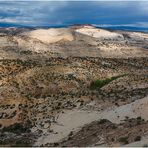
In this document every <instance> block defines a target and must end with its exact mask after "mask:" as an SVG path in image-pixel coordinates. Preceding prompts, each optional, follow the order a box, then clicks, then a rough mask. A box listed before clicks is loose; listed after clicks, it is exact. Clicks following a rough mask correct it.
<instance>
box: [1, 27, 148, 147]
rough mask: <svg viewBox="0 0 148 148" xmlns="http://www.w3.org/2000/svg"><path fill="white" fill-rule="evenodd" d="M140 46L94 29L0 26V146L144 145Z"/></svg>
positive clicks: (137, 36)
mask: <svg viewBox="0 0 148 148" xmlns="http://www.w3.org/2000/svg"><path fill="white" fill-rule="evenodd" d="M147 41H148V34H145V33H140V32H125V31H108V30H103V29H97V28H94V27H93V26H77V27H69V28H60V29H59V28H58V29H55V28H52V29H25V28H24V29H23V28H22V29H19V28H3V29H2V28H1V29H0V100H1V101H0V146H33V145H34V146H100V145H102V146H104V145H107V146H117V145H118V146H121V145H125V144H127V143H131V145H132V144H133V145H134V142H135V141H138V142H139V141H141V143H142V144H143V145H144V144H146V143H145V140H143V139H145V138H146V137H147V131H148V128H147V126H148V122H147V120H148V116H147V104H148V102H147V95H148V80H147V74H148V71H147V69H148V58H147V57H148V51H147V47H148V46H147V44H148V42H147ZM92 85H93V87H92ZM102 119H105V120H103V121H102ZM104 127H105V128H104ZM127 133H128V134H127ZM96 135H97V136H96ZM117 135H118V136H117ZM81 137H82V138H81ZM139 144H140V143H139Z"/></svg>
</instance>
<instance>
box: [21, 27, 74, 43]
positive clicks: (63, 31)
mask: <svg viewBox="0 0 148 148" xmlns="http://www.w3.org/2000/svg"><path fill="white" fill-rule="evenodd" d="M22 35H25V36H27V37H30V38H34V39H38V40H40V41H42V42H44V43H55V42H58V41H60V40H65V41H72V40H73V35H72V33H71V31H70V29H68V28H57V29H55V28H52V29H37V30H33V31H31V32H27V33H23V34H22Z"/></svg>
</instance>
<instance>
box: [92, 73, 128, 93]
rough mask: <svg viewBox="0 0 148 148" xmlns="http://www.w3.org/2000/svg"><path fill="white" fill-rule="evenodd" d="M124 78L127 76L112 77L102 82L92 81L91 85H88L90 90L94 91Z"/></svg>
mask: <svg viewBox="0 0 148 148" xmlns="http://www.w3.org/2000/svg"><path fill="white" fill-rule="evenodd" d="M124 76H127V74H123V75H118V76H113V77H111V78H107V79H104V80H96V81H92V82H91V84H90V89H92V90H94V89H97V88H102V87H103V86H105V85H107V84H109V83H110V82H112V81H114V80H116V79H118V78H121V77H124Z"/></svg>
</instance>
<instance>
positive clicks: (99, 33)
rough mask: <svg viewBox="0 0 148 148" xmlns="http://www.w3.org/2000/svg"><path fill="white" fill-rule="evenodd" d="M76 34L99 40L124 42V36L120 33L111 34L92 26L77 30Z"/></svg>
mask: <svg viewBox="0 0 148 148" xmlns="http://www.w3.org/2000/svg"><path fill="white" fill-rule="evenodd" d="M76 32H78V33H81V34H85V35H88V36H91V37H94V38H97V39H99V40H116V41H123V40H124V37H123V35H122V34H120V33H115V32H110V31H107V30H104V29H97V28H95V27H91V26H84V27H83V28H80V29H77V30H76Z"/></svg>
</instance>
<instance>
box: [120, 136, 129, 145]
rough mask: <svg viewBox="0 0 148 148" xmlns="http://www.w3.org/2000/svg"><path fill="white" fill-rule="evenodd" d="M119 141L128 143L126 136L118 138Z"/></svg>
mask: <svg viewBox="0 0 148 148" xmlns="http://www.w3.org/2000/svg"><path fill="white" fill-rule="evenodd" d="M119 142H121V143H124V144H128V137H127V136H126V137H120V138H119Z"/></svg>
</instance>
